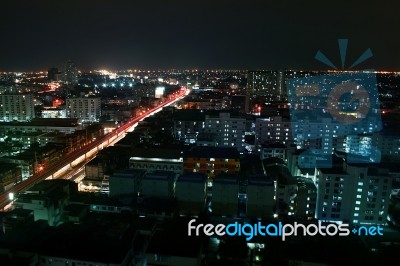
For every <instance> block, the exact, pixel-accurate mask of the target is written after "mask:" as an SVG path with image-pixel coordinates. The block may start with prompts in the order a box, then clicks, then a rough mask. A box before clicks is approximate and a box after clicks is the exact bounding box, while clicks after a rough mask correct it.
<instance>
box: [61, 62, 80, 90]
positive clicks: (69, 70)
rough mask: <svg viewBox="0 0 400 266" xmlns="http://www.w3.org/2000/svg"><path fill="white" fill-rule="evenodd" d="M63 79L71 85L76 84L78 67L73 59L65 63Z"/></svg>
mask: <svg viewBox="0 0 400 266" xmlns="http://www.w3.org/2000/svg"><path fill="white" fill-rule="evenodd" d="M64 81H65V82H66V83H67V84H71V85H76V84H78V69H77V68H76V65H75V63H74V62H73V61H67V63H66V64H65V72H64Z"/></svg>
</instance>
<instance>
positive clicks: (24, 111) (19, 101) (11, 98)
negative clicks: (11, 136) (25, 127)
mask: <svg viewBox="0 0 400 266" xmlns="http://www.w3.org/2000/svg"><path fill="white" fill-rule="evenodd" d="M33 118H35V110H34V101H33V94H0V121H5V122H10V121H19V122H22V121H30V120H31V119H33Z"/></svg>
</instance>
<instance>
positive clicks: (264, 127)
mask: <svg viewBox="0 0 400 266" xmlns="http://www.w3.org/2000/svg"><path fill="white" fill-rule="evenodd" d="M291 131H292V127H291V123H290V121H289V119H286V118H284V117H281V116H274V117H268V118H257V119H256V127H255V133H256V139H255V144H256V146H257V148H261V145H262V144H275V143H279V144H283V145H286V146H288V145H290V144H293V137H292V132H291Z"/></svg>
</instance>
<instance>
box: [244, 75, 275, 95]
mask: <svg viewBox="0 0 400 266" xmlns="http://www.w3.org/2000/svg"><path fill="white" fill-rule="evenodd" d="M277 92H278V72H277V71H272V70H269V71H264V70H257V71H249V72H248V73H247V95H249V96H250V97H254V96H266V97H267V99H270V100H275V99H276V98H277V96H278V93H277Z"/></svg>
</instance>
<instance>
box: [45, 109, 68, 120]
mask: <svg viewBox="0 0 400 266" xmlns="http://www.w3.org/2000/svg"><path fill="white" fill-rule="evenodd" d="M42 118H67V110H66V109H65V108H60V107H56V108H53V107H45V108H44V109H43V110H42Z"/></svg>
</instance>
